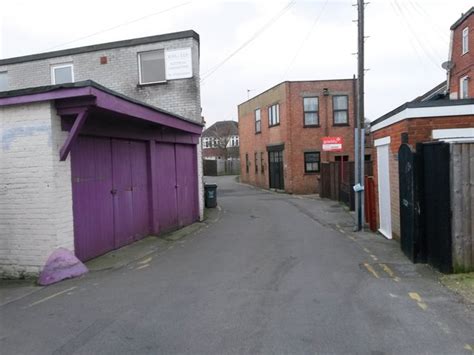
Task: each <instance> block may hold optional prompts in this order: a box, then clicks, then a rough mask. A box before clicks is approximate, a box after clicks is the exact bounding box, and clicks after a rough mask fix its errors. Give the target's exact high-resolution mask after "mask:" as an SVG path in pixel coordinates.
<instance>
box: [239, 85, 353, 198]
mask: <svg viewBox="0 0 474 355" xmlns="http://www.w3.org/2000/svg"><path fill="white" fill-rule="evenodd" d="M355 85H356V81H355V79H341V80H320V81H287V82H283V83H281V84H278V85H276V86H274V87H273V88H271V89H269V90H267V91H265V92H263V93H262V94H260V95H258V96H256V97H254V98H252V99H250V100H248V101H246V102H244V103H242V104H240V105H239V107H238V111H239V112H238V113H239V135H240V161H241V171H242V173H241V179H242V181H243V182H246V183H249V184H252V185H256V186H259V187H262V188H270V183H269V181H270V177H269V165H268V164H269V161H268V159H269V152H268V150H269V149H273V148H272V147H274V146H280V147H283V150H282V154H283V175H284V190H285V191H286V192H289V193H299V194H306V193H317V192H319V175H320V174H319V172H311V173H307V172H305V160H304V159H305V153H308V152H317V153H319V154H320V162H327V161H334V160H335V159H336V157H337V156H347V159H348V160H353V154H354V117H355V106H354V105H355ZM334 96H346V97H347V122H346V123H345V124H340V125H337V124H334V110H333V107H334V105H333V97H334ZM314 97H317V98H318V110H317V115H318V118H319V120H318V121H319V122H318V124H316V125H312V126H305V124H304V117H305V113H304V103H303V99H304V98H314ZM275 104H277V105H278V106H279V123H278V124H277V125H273V126H270V124H269V111H268V108H269V107H271V106H272V105H275ZM257 109H260V115H261V132H256V113H255V111H256V110H257ZM326 136H340V137H342V138H343V140H344V145H343V151H342V152H338V153H328V152H323V151H322V138H323V137H326ZM247 157H248V160H247Z"/></svg>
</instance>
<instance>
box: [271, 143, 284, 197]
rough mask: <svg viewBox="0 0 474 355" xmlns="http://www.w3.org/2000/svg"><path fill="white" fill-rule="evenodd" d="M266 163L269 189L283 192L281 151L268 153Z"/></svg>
mask: <svg viewBox="0 0 474 355" xmlns="http://www.w3.org/2000/svg"><path fill="white" fill-rule="evenodd" d="M268 161H269V162H270V164H269V168H270V171H269V172H270V174H269V175H270V188H271V189H278V190H284V189H285V183H284V179H283V150H275V151H269V152H268Z"/></svg>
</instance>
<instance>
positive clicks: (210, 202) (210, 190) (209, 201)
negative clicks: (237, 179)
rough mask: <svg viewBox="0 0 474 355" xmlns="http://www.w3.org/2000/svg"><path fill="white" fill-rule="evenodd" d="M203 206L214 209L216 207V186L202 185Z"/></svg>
mask: <svg viewBox="0 0 474 355" xmlns="http://www.w3.org/2000/svg"><path fill="white" fill-rule="evenodd" d="M204 196H205V205H206V207H207V208H215V207H216V206H217V185H216V184H205V185H204Z"/></svg>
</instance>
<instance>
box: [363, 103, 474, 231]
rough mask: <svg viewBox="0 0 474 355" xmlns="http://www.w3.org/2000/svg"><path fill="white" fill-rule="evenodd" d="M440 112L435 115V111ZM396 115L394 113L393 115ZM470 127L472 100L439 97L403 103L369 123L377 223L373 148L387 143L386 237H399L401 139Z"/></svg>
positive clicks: (413, 142)
mask: <svg viewBox="0 0 474 355" xmlns="http://www.w3.org/2000/svg"><path fill="white" fill-rule="evenodd" d="M437 112H438V113H439V114H440V116H435V115H436V113H437ZM397 115H398V116H397ZM471 127H474V100H456V101H454V100H440V101H431V102H423V103H412V104H405V105H404V106H402V107H401V108H399V109H398V112H392V113H389V114H387V115H385V116H382V117H381V118H380V119H378V120H376V121H374V122H373V123H372V134H373V139H374V142H375V146H376V149H375V152H374V153H375V157H374V182H375V190H376V205H377V220H378V222H379V227H380V201H379V197H380V196H379V186H378V185H379V178H378V170H379V169H378V168H379V167H378V156H377V151H378V147H377V146H379V147H380V143H387V142H388V143H387V144H388V145H389V179H390V180H389V186H390V218H391V231H387V232H391V233H390V234H389V235H386V236H387V237H389V238H392V237H393V238H395V239H399V238H400V202H399V180H398V179H399V171H398V149H399V148H400V145H401V144H402V136H403V137H404V139H405V142H406V143H408V144H410V145H411V146H412V147H413V148H414V147H415V146H416V144H417V143H422V142H429V141H432V140H434V139H433V130H439V129H443V130H444V129H453V128H471Z"/></svg>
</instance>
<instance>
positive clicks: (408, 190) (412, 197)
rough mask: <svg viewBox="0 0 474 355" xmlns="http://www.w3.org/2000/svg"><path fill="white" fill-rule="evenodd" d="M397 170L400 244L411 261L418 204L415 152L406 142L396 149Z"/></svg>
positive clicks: (415, 250)
mask: <svg viewBox="0 0 474 355" xmlns="http://www.w3.org/2000/svg"><path fill="white" fill-rule="evenodd" d="M398 172H399V186H400V245H401V248H402V251H403V253H404V254H405V255H406V256H407V257H408V258H409V259H410V260H411V261H412V262H417V261H419V260H418V258H417V256H418V253H419V249H420V246H419V245H418V230H419V226H418V225H419V223H418V221H419V218H418V212H419V204H418V198H417V194H416V190H415V189H416V181H415V153H414V152H413V151H412V149H411V147H410V146H409V145H408V144H402V145H401V146H400V149H399V150H398Z"/></svg>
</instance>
